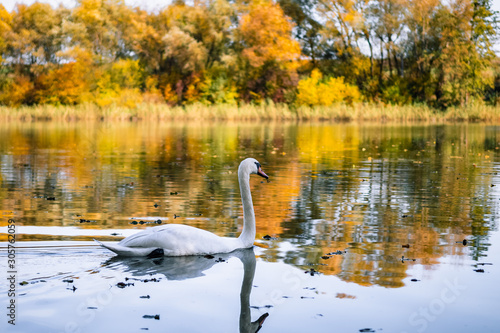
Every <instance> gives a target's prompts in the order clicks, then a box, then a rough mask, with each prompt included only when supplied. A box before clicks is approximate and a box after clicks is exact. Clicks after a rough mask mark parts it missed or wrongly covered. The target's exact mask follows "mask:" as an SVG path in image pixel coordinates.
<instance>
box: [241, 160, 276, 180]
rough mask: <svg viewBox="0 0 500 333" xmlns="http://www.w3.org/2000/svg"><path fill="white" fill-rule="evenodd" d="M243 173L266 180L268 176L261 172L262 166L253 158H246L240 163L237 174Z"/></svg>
mask: <svg viewBox="0 0 500 333" xmlns="http://www.w3.org/2000/svg"><path fill="white" fill-rule="evenodd" d="M241 172H245V173H246V174H247V175H249V174H256V175H259V176H261V177H264V178H266V179H269V176H268V175H266V173H265V172H264V171H262V166H261V165H260V163H259V161H257V160H256V159H255V158H247V159H245V160H243V161H242V162H241V163H240V167H239V168H238V173H241Z"/></svg>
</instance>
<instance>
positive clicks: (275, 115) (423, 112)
mask: <svg viewBox="0 0 500 333" xmlns="http://www.w3.org/2000/svg"><path fill="white" fill-rule="evenodd" d="M0 120H2V121H19V120H21V121H48V120H64V121H78V120H101V121H102V120H118V121H130V120H152V121H171V120H186V121H189V120H238V121H261V120H291V121H426V122H443V121H466V122H498V121H500V106H490V105H484V104H480V105H470V106H467V107H450V108H448V109H446V110H438V109H433V108H430V107H428V106H426V105H403V106H398V105H383V104H367V103H358V104H353V105H350V106H349V105H346V104H338V105H333V106H314V107H307V106H300V107H290V106H289V105H287V104H273V103H272V102H270V103H263V104H260V105H255V104H244V105H241V106H236V105H228V104H219V105H210V106H206V105H203V104H192V105H186V106H176V107H171V106H168V105H166V104H142V105H138V106H137V107H135V108H127V107H118V106H116V107H112V106H111V107H105V108H103V107H99V106H97V105H95V104H81V105H76V106H52V105H39V106H22V107H17V108H13V107H0Z"/></svg>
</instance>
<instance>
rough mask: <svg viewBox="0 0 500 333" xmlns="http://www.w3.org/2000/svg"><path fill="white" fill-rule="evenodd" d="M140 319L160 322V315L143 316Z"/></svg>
mask: <svg viewBox="0 0 500 333" xmlns="http://www.w3.org/2000/svg"><path fill="white" fill-rule="evenodd" d="M142 318H146V319H154V320H160V315H158V314H157V315H144V316H142Z"/></svg>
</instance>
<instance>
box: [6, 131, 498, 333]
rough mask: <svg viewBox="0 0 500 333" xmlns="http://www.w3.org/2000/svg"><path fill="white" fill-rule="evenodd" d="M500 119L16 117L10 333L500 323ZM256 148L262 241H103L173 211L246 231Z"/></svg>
mask: <svg viewBox="0 0 500 333" xmlns="http://www.w3.org/2000/svg"><path fill="white" fill-rule="evenodd" d="M499 129H500V127H498V126H494V125H483V124H454V125H449V124H447V125H415V124H409V125H391V124H354V123H349V124H331V123H299V124H297V123H290V124H287V123H283V124H281V123H257V124H256V123H224V124H220V123H214V124H211V123H209V122H205V123H167V122H160V123H153V122H131V123H126V122H123V123H121V122H111V123H108V122H73V123H58V122H38V123H22V122H11V123H2V124H0V247H1V248H0V252H1V253H2V256H1V258H0V261H1V262H0V268H1V269H2V274H4V275H2V276H1V280H0V304H1V307H0V308H1V309H3V310H2V311H1V316H0V318H2V320H1V324H0V327H2V332H5V331H6V330H7V332H11V331H12V332H104V331H114V332H119V331H123V332H143V331H150V332H160V331H161V332H202V331H203V332H255V331H256V330H257V329H258V328H259V322H261V323H260V324H262V327H261V330H260V332H334V331H337V332H401V333H402V332H408V333H410V332H420V333H421V332H471V331H477V332H498V331H499V330H500V318H499V317H498V313H497V312H498V308H499V306H500V299H499V296H500V292H499V291H500V288H499V287H498V279H499V267H500V260H499V259H498V257H499V256H498V254H500V234H499V232H498V222H497V221H498V219H499V217H500V210H499V208H500V174H499V172H500V132H499ZM245 157H254V158H256V159H257V160H259V162H260V163H261V164H262V167H263V170H264V171H265V172H266V173H267V174H268V175H269V176H270V182H265V181H262V179H261V178H259V177H252V179H251V188H252V195H253V202H254V207H255V214H256V220H257V237H256V243H255V247H254V249H253V250H244V251H237V252H235V253H231V254H224V255H216V256H215V257H214V258H204V257H200V256H195V257H184V258H159V259H143V258H132V259H123V258H117V257H114V255H113V253H111V252H109V251H107V250H105V249H103V248H100V247H98V246H96V245H95V243H94V242H93V239H94V238H95V239H98V240H102V241H118V240H120V239H122V238H123V237H124V236H127V235H130V234H133V233H135V232H137V231H139V230H142V229H144V228H148V227H151V226H153V225H157V223H159V222H156V221H158V220H160V223H162V224H167V223H181V224H188V225H191V226H195V227H199V228H203V229H206V230H209V231H212V232H214V233H216V234H219V235H223V236H238V234H239V232H240V230H241V225H242V222H243V218H242V215H243V213H242V209H241V201H240V196H239V188H238V181H237V167H238V164H239V162H240V161H241V160H242V159H244V158H245ZM9 221H10V224H9ZM9 226H10V227H9ZM9 231H10V232H11V233H14V232H15V241H16V242H15V244H13V245H15V256H12V255H11V259H12V260H14V261H13V262H9V261H8V260H9V257H8V248H7V247H8V240H9ZM11 240H12V238H11ZM10 264H14V266H13V267H10ZM12 276H14V278H15V281H14V282H15V283H14V284H13V286H14V288H12V286H11V284H10V282H11V281H9V280H8V279H9V278H12ZM10 291H13V292H14V293H15V296H13V295H10V293H11V292H10ZM12 303H13V304H15V311H14V312H15V315H14V318H15V324H16V325H15V326H13V325H11V324H9V323H8V321H9V320H11V318H12V317H11V318H9V316H8V314H9V313H10V311H11V310H10V309H8V308H7V307H8V306H9V305H10V304H12ZM266 314H268V315H266ZM262 321H263V323H262ZM3 328H5V329H6V330H5V329H3Z"/></svg>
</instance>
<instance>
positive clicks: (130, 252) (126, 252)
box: [94, 239, 156, 257]
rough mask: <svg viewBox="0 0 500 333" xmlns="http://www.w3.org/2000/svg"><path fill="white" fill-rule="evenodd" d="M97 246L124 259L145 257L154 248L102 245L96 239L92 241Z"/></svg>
mask: <svg viewBox="0 0 500 333" xmlns="http://www.w3.org/2000/svg"><path fill="white" fill-rule="evenodd" d="M94 241H96V242H97V243H98V244H99V245H101V246H102V247H105V248H106V249H108V250H110V251H113V252H114V253H116V254H117V255H119V256H124V257H138V256H147V255H149V254H150V253H151V252H153V251H155V250H156V248H154V247H151V248H146V247H126V246H121V245H118V244H110V243H102V242H100V241H98V240H97V239H94Z"/></svg>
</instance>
